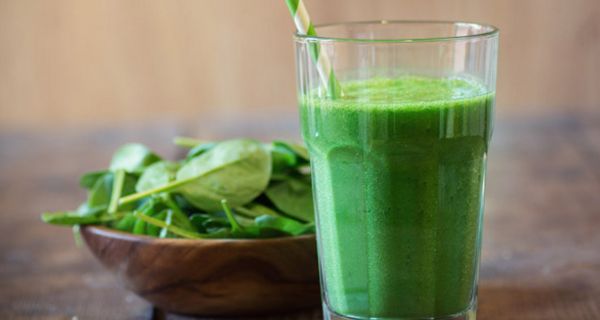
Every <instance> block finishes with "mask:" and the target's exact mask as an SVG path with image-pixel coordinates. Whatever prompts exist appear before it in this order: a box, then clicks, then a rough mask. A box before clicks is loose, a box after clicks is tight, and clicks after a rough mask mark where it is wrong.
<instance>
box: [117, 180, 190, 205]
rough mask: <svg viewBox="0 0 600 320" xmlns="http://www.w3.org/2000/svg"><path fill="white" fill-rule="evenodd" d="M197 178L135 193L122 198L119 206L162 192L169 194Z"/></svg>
mask: <svg viewBox="0 0 600 320" xmlns="http://www.w3.org/2000/svg"><path fill="white" fill-rule="evenodd" d="M196 178H197V177H191V178H188V179H184V180H176V181H173V182H170V183H167V184H165V185H162V186H159V187H156V188H152V189H148V190H146V191H142V192H138V193H134V194H130V195H128V196H125V197H122V198H121V199H119V204H120V205H123V204H127V203H130V202H133V201H137V200H140V199H142V198H145V197H147V196H151V195H153V194H155V193H161V192H167V191H172V190H175V189H177V188H179V187H181V186H182V185H184V184H187V183H190V182H192V181H194V180H195V179H196Z"/></svg>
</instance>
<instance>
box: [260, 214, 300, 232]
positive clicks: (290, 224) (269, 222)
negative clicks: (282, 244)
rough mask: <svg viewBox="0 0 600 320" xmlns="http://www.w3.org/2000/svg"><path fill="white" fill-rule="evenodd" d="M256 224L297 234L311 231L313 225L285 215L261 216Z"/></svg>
mask: <svg viewBox="0 0 600 320" xmlns="http://www.w3.org/2000/svg"><path fill="white" fill-rule="evenodd" d="M255 221H256V225H257V226H258V227H259V228H261V229H273V230H277V231H281V232H284V233H286V234H289V235H292V236H296V235H300V234H304V233H306V232H308V231H310V228H311V225H310V224H309V225H307V224H304V223H300V222H298V221H296V220H292V219H289V218H284V217H273V216H268V215H264V216H260V217H257V218H256V219H255Z"/></svg>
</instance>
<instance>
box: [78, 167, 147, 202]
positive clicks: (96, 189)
mask: <svg viewBox="0 0 600 320" xmlns="http://www.w3.org/2000/svg"><path fill="white" fill-rule="evenodd" d="M114 177H115V174H114V173H112V172H109V173H107V174H105V175H103V176H102V177H101V178H100V179H98V180H96V183H95V184H94V186H93V187H92V189H90V191H89V193H88V200H87V207H88V208H98V207H106V208H108V206H109V204H110V199H111V196H112V189H113V182H114V181H113V179H114ZM136 182H137V179H136V178H135V176H133V175H130V174H126V175H125V179H124V181H123V187H122V188H123V189H122V191H121V195H129V194H132V193H134V192H135V184H136ZM134 208H135V204H134V203H131V204H127V205H124V206H122V207H121V209H123V210H126V211H130V210H133V209H134Z"/></svg>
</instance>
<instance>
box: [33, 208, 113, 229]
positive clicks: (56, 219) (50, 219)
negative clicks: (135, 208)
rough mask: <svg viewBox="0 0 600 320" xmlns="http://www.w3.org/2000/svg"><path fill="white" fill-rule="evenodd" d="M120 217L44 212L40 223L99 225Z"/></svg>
mask: <svg viewBox="0 0 600 320" xmlns="http://www.w3.org/2000/svg"><path fill="white" fill-rule="evenodd" d="M120 218H121V215H116V214H115V215H111V214H108V213H105V212H100V213H97V214H88V215H81V214H80V213H79V212H76V211H58V212H45V213H43V214H42V221H44V222H46V223H50V224H61V225H68V226H72V225H76V224H101V223H105V222H109V221H114V220H117V219H120Z"/></svg>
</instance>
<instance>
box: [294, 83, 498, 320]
mask: <svg viewBox="0 0 600 320" xmlns="http://www.w3.org/2000/svg"><path fill="white" fill-rule="evenodd" d="M343 88H344V94H345V95H344V97H342V98H339V99H335V100H331V99H327V98H320V97H318V96H316V95H312V93H311V94H308V95H305V96H303V97H302V98H301V103H300V104H301V106H300V110H301V118H302V131H303V136H304V140H305V142H306V144H307V145H308V148H309V151H310V155H311V165H312V170H313V176H314V187H315V188H314V192H315V200H316V207H317V208H316V209H317V224H318V236H319V256H320V264H321V273H322V277H323V284H324V291H325V299H326V303H327V304H328V306H329V308H330V309H331V310H333V311H334V312H337V313H340V314H342V315H347V316H354V317H358V318H384V319H386V318H388V319H398V318H411V317H414V318H418V317H440V316H446V315H451V314H456V313H460V312H462V311H464V310H465V309H467V308H468V307H470V305H471V303H472V301H473V296H474V291H475V289H474V288H475V283H476V277H477V269H478V260H479V247H480V233H481V215H482V208H483V183H484V176H485V163H486V161H485V158H486V152H487V146H488V142H489V138H490V135H491V125H492V110H493V102H494V97H493V94H492V93H489V92H488V91H487V90H486V89H485V88H484V87H483V86H482V85H481V84H479V83H477V82H474V81H471V80H466V79H461V78H425V77H402V78H396V79H372V80H367V81H360V82H350V83H344V84H343Z"/></svg>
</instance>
